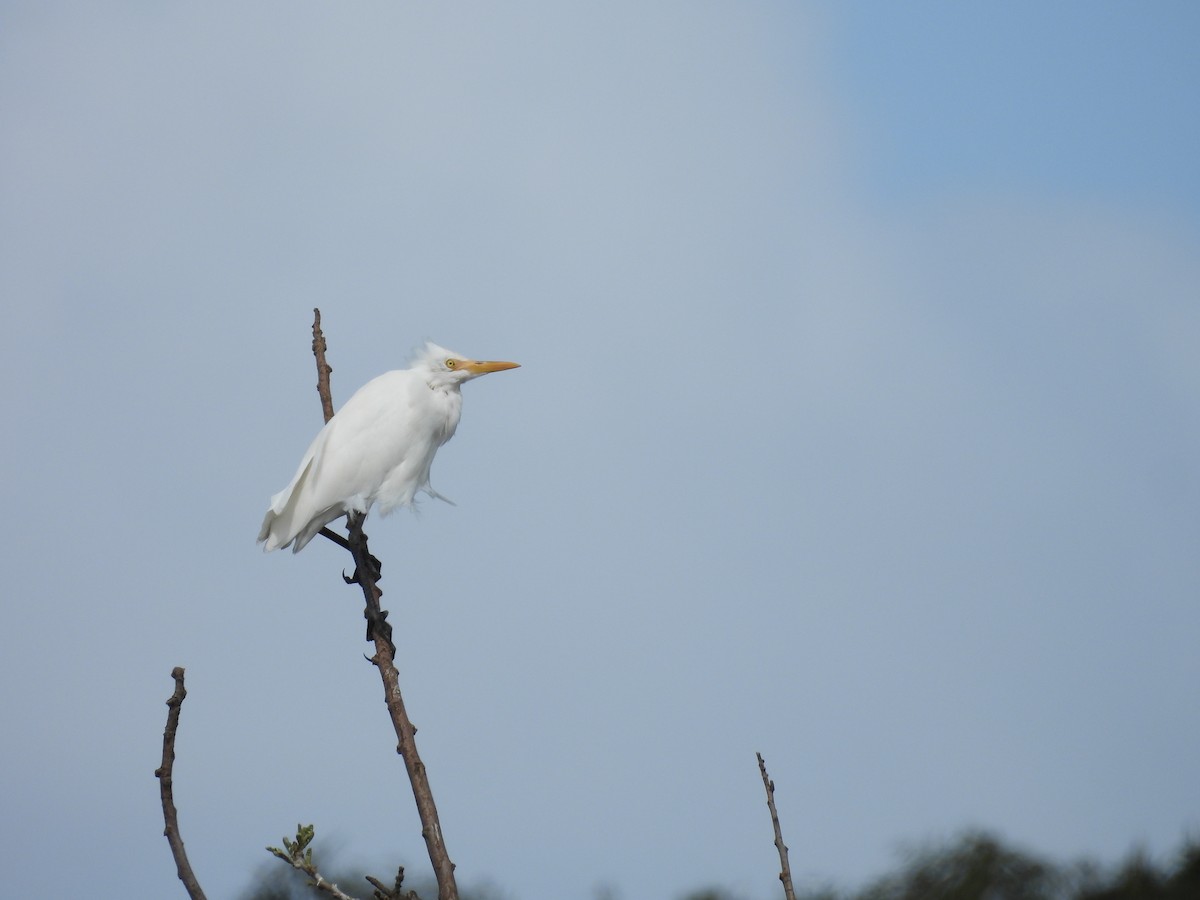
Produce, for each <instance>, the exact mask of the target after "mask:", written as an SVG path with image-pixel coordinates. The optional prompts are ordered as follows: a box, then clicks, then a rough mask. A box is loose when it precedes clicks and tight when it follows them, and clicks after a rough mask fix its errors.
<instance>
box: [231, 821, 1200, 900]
mask: <svg viewBox="0 0 1200 900" xmlns="http://www.w3.org/2000/svg"><path fill="white" fill-rule="evenodd" d="M799 855H800V854H799V853H796V852H795V851H793V856H794V857H796V856H799ZM806 868H808V869H812V868H814V866H813V865H811V864H806ZM393 872H394V867H393ZM373 874H375V875H377V876H383V877H382V880H383V881H384V882H390V880H391V878H390V877H389V876H388V873H387V867H386V866H384V867H382V868H381V870H380V871H379V872H375V873H373ZM794 874H795V873H793V876H794ZM322 875H324V876H325V877H326V878H328V879H330V880H331V881H334V882H336V883H337V884H338V885H339V887H341V889H342V890H344V891H345V892H346V893H348V894H351V895H353V896H355V897H361V898H364V900H365V898H369V897H370V896H371V893H372V891H371V888H370V886H369V885H367V883H366V882H365V881H364V880H363V875H362V873H359V872H354V873H349V872H346V871H345V869H344V867H341V866H336V865H335V866H333V871H325V870H324V869H322ZM305 881H306V879H305V878H304V877H303V875H301V873H299V872H296V871H295V870H293V869H291V868H288V867H287V866H285V865H284V864H282V863H274V864H265V863H264V865H263V866H262V867H261V868H260V869H259V871H258V872H257V874H256V875H255V878H254V880H253V883H252V884H251V885H250V886H249V887H248V888H247V890H246V891H245V892H244V893H243V894H242V896H241V900H310V898H315V897H317V896H320V895H318V894H317V893H316V892H315V891H313V889H312V888H310V887H308V886H307V885H306V884H305ZM409 886H410V887H411V888H412V889H414V890H416V891H417V893H418V894H419V895H420V896H421V897H422V898H423V900H433V898H436V897H437V888H436V886H435V885H434V884H433V882H432V880H426V881H420V880H419V879H414V880H413V882H412V884H411V885H408V884H406V887H409ZM629 891H630V892H631V895H632V896H637V895H636V894H634V893H633V889H632V888H630V889H629ZM609 896H610V897H614V898H619V897H620V896H621V893H612V892H610V894H609ZM796 896H797V900H1200V840H1189V841H1186V842H1185V843H1184V845H1183V846H1182V848H1181V849H1180V850H1179V851H1178V852H1177V853H1176V854H1175V856H1174V858H1173V859H1172V860H1170V861H1169V862H1166V863H1163V864H1161V865H1158V864H1155V862H1154V861H1153V860H1151V859H1150V858H1148V857H1147V856H1146V854H1144V853H1140V852H1135V853H1133V854H1131V855H1130V856H1129V857H1128V858H1127V859H1125V860H1124V861H1122V862H1120V863H1118V864H1116V865H1112V866H1102V865H1100V864H1098V863H1095V862H1092V861H1083V862H1075V863H1069V864H1055V863H1052V862H1049V861H1047V860H1045V859H1042V858H1040V857H1038V856H1035V855H1033V854H1030V853H1028V852H1025V851H1023V850H1017V849H1015V848H1013V847H1010V846H1007V845H1005V844H1004V843H1003V842H1002V841H1001V840H1000V839H999V838H997V837H996V836H994V835H992V834H989V833H987V832H983V831H967V832H964V833H963V834H961V835H959V836H958V837H956V838H954V839H952V840H950V841H948V842H946V843H944V844H940V845H935V846H926V847H922V848H920V849H917V850H913V851H910V852H907V853H905V854H904V855H903V857H902V859H901V862H900V865H899V866H898V867H897V868H896V869H895V871H892V872H888V873H885V874H884V875H882V876H881V877H879V878H876V879H875V880H873V881H871V882H869V883H868V884H867V886H866V887H864V888H862V889H860V890H856V891H838V890H835V889H832V888H828V887H825V888H821V889H819V890H812V889H810V890H801V889H799V888H797V892H796ZM501 898H505V900H511V898H508V895H506V894H504V893H503V892H499V891H496V890H494V889H477V890H475V891H471V890H464V891H463V892H462V900H501ZM782 898H783V889H782V887H781V888H779V890H778V892H777V893H774V894H772V895H771V896H770V897H763V898H755V900H782ZM683 900H748V898H742V897H738V896H736V895H734V894H732V893H729V892H727V891H725V890H722V889H720V888H706V889H703V890H698V891H693V892H691V893H688V894H686V895H685V896H684V897H683Z"/></svg>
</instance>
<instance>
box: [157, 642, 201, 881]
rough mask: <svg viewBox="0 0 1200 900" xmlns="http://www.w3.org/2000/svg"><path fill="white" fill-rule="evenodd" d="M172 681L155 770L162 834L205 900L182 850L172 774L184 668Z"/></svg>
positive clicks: (184, 875) (179, 668) (177, 669)
mask: <svg viewBox="0 0 1200 900" xmlns="http://www.w3.org/2000/svg"><path fill="white" fill-rule="evenodd" d="M171 677H172V678H174V679H175V693H173V694H172V695H171V697H170V699H168V700H167V707H168V709H169V711H168V712H167V727H166V729H165V730H164V731H163V755H162V765H161V766H159V767H158V768H157V769H155V770H154V777H155V778H157V779H158V789H159V793H161V794H162V807H163V821H164V822H165V823H166V828H164V829H163V834H165V835H166V836H167V843H169V844H170V845H171V855H172V856H173V857H175V870H176V872H177V873H178V874H179V880H180V881H182V882H183V886H184V887H185V888H186V889H187V892H188V896H189V897H191V898H192V900H205V896H204V891H203V890H201V888H200V882H199V881H197V880H196V875H195V873H194V872H192V866H191V863H189V862H188V858H187V852H186V851H185V850H184V849H183V838H182V837H180V834H179V815H178V813H177V812H176V811H175V793H174V790H173V789H172V784H171V771H172V769H174V767H175V732H176V730H177V729H178V728H179V710H180V708H181V707H182V706H183V698H184V697H186V696H187V690H186V689H185V688H184V686H183V667H182V666H176V667H175V668H174V669H172V670H171Z"/></svg>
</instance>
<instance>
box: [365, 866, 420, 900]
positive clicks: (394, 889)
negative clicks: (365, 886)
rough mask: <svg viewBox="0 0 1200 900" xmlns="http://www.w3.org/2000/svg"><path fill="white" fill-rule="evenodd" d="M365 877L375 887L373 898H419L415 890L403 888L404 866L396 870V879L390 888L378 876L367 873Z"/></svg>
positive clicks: (389, 899) (414, 899)
mask: <svg viewBox="0 0 1200 900" xmlns="http://www.w3.org/2000/svg"><path fill="white" fill-rule="evenodd" d="M366 879H367V881H369V882H371V886H372V887H373V888H375V897H374V900H421V898H420V897H418V896H417V892H416V891H406V890H404V866H401V867H400V868H399V869H397V870H396V881H395V883H394V884H393V885H392V886H391V887H390V888H389V887H388V886H387V885H385V884H384V883H383V882H382V881H380V880H379V879H378V878H372V877H371V876H370V875H367V876H366Z"/></svg>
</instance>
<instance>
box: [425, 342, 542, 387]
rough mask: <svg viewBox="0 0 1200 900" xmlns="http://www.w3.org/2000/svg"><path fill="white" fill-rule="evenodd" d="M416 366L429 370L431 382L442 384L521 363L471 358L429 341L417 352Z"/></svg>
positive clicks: (468, 379) (460, 381) (516, 366)
mask: <svg viewBox="0 0 1200 900" xmlns="http://www.w3.org/2000/svg"><path fill="white" fill-rule="evenodd" d="M414 366H417V367H423V368H425V369H427V370H428V372H429V376H430V382H431V383H435V382H439V383H442V384H462V382H464V381H470V380H471V379H472V378H478V377H479V376H480V375H486V374H487V373H488V372H501V371H503V370H504V369H516V368H518V367H519V366H520V363H515V362H497V361H494V360H481V359H470V358H468V357H465V356H463V355H462V354H461V353H455V352H454V351H453V350H447V349H446V348H445V347H439V346H438V345H437V344H434V343H428V344H426V345H425V348H424V349H423V350H422V351H421V352H420V353H418V354H417V359H416V362H415V363H414Z"/></svg>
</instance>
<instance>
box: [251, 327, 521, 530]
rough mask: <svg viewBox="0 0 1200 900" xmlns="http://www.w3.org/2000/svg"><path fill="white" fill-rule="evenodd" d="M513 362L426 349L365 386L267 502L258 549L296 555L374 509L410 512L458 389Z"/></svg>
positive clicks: (457, 409) (453, 421) (425, 486)
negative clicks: (335, 524) (334, 525)
mask: <svg viewBox="0 0 1200 900" xmlns="http://www.w3.org/2000/svg"><path fill="white" fill-rule="evenodd" d="M517 365H518V364H517V363H513V362H480V361H478V360H473V359H466V358H464V357H462V356H459V355H458V354H457V353H452V352H451V351H449V350H447V349H445V348H444V347H439V346H438V345H437V344H432V343H431V344H426V345H425V348H424V349H423V350H422V351H420V352H419V353H418V354H417V357H416V359H415V360H414V361H413V364H412V365H411V366H410V367H409V368H407V369H402V370H399V371H395V372H386V373H384V374H383V375H380V376H379V377H378V378H374V379H372V380H371V381H368V382H367V383H366V384H365V385H363V386H362V387H361V388H359V389H358V391H357V392H356V393H355V394H354V396H353V397H351V398H350V399H349V400H347V401H346V405H345V406H343V407H342V408H341V410H339V411H338V414H337V415H335V416H334V417H333V418H332V419H330V420H329V421H328V422H327V423H326V424H325V427H324V428H323V429H321V433H320V434H318V435H317V437H316V440H314V441H313V442H312V446H310V447H309V448H308V452H307V453H305V454H304V459H302V460H301V461H300V468H299V469H297V470H296V475H295V477H294V478H292V482H291V484H289V485H288V486H287V487H285V488H284V489H283V490H282V491H280V492H279V493H278V494H276V495H275V496H274V497H272V498H271V507H270V509H268V510H267V515H266V518H264V519H263V523H262V529H261V530H260V531H259V533H258V541H259V543H260V544H264V545H265V546H264V548H263V549H264V550H277V549H279V548H280V547H286V546H288V544H291V545H292V552H293V553H299V552H300V551H301V550H303V549H304V546H305V544H307V543H308V542H309V541H311V540H312V539H313V536H314V535H316V533H317V532H319V531H320V530H321V529H322V528H324V527H325V526H326V525H328V524H329V523H330V522H332V521H333V520H334V519H337V518H339V517H341V516H344V515H346V514H347V513H351V512H361V513H366V512H368V511H369V510H370V509H371V507H372V506H373V505H374V504H376V503H378V504H379V510H380V512H381V513H383V514H385V515H386V514H387V513H389V512H391V511H392V510H393V509H395V508H397V507H399V506H409V505H411V504H412V502H413V498H414V497H415V495H416V493H417V492H418V491H424V492H425V493H427V494H429V495H430V496H431V497H437V498H438V499H440V500H446V502H448V503H449V502H450V501H449V500H447V498H445V497H443V496H442V495H441V494H439V493H438V492H437V491H435V490H434V489H433V488H432V487H431V486H430V484H429V468H430V466H432V465H433V457H434V454H436V453H437V451H438V448H439V447H440V446H442V444H444V443H446V441H448V440H450V438H452V437H453V436H454V429H456V428H457V427H458V419H459V416H460V415H461V414H462V393H461V388H462V383H463V382H464V381H470V380H471V379H472V378H478V377H479V376H480V375H486V374H487V373H488V372H499V371H501V370H502V369H515V368H517Z"/></svg>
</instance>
